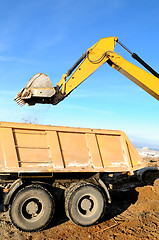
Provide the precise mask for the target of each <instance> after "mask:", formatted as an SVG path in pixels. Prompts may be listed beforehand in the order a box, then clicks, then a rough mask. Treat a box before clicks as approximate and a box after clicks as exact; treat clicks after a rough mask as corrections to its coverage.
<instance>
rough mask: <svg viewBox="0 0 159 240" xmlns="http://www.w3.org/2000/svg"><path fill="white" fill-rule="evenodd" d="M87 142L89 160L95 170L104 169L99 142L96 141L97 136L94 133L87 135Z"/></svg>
mask: <svg viewBox="0 0 159 240" xmlns="http://www.w3.org/2000/svg"><path fill="white" fill-rule="evenodd" d="M85 136H86V141H87V147H88V151H89V158H90V162H91V165H92V167H93V168H103V162H102V158H101V154H100V150H99V146H98V142H97V139H96V135H95V134H94V133H86V134H85Z"/></svg>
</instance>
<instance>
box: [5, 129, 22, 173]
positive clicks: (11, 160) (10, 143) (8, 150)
mask: <svg viewBox="0 0 159 240" xmlns="http://www.w3.org/2000/svg"><path fill="white" fill-rule="evenodd" d="M0 137H1V144H2V152H3V159H4V166H5V167H6V168H10V167H11V168H17V167H19V164H18V158H17V152H16V148H15V142H14V137H13V132H12V128H3V127H2V128H1V129H0Z"/></svg>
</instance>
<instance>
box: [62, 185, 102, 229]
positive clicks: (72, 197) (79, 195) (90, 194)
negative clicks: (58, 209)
mask: <svg viewBox="0 0 159 240" xmlns="http://www.w3.org/2000/svg"><path fill="white" fill-rule="evenodd" d="M105 209H106V197H105V195H104V193H103V191H102V190H101V189H100V188H99V187H98V186H96V185H93V184H91V183H86V182H80V183H78V184H76V185H75V186H73V187H72V188H71V189H70V191H69V190H68V192H67V195H66V199H65V211H66V215H67V217H68V218H69V219H70V220H72V221H73V222H74V223H75V224H77V225H80V226H84V227H87V226H91V225H93V224H95V223H97V222H99V221H100V219H101V218H102V217H103V216H104V214H105Z"/></svg>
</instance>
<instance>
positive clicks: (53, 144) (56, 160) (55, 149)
mask: <svg viewBox="0 0 159 240" xmlns="http://www.w3.org/2000/svg"><path fill="white" fill-rule="evenodd" d="M46 134H47V141H48V146H49V152H50V160H51V161H52V164H53V167H54V168H65V164H64V160H63V156H62V152H61V148H60V144H59V139H58V133H57V131H46Z"/></svg>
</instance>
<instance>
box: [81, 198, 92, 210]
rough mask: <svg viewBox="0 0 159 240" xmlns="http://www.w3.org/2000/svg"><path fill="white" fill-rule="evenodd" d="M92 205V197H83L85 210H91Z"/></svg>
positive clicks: (82, 203)
mask: <svg viewBox="0 0 159 240" xmlns="http://www.w3.org/2000/svg"><path fill="white" fill-rule="evenodd" d="M91 205H92V203H91V201H90V199H88V198H85V199H83V201H82V202H81V208H82V209H83V210H85V211H88V210H90V209H91Z"/></svg>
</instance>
